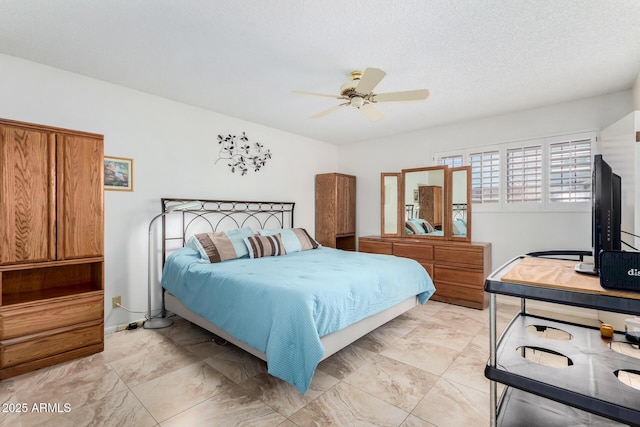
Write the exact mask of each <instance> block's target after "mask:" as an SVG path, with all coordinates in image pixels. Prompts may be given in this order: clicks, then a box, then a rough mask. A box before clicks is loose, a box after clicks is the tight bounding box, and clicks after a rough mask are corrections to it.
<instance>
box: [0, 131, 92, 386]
mask: <svg viewBox="0 0 640 427" xmlns="http://www.w3.org/2000/svg"><path fill="white" fill-rule="evenodd" d="M103 141H104V138H103V136H102V135H97V134H91V133H86V132H78V131H73V130H68V129H60V128H53V127H49V126H42V125H36V124H30V123H22V122H16V121H10V120H4V119H0V290H1V292H0V379H4V378H8V377H12V376H15V375H19V374H22V373H25V372H28V371H32V370H35V369H39V368H43V367H46V366H50V365H53V364H57V363H60V362H63V361H67V360H70V359H74V358H76V357H80V356H85V355H89V354H92V353H97V352H100V351H102V350H103V348H104V202H103V176H104V175H103V173H104V172H103V169H104V155H103V145H104V143H103Z"/></svg>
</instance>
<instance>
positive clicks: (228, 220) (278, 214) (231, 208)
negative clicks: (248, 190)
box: [160, 198, 295, 264]
mask: <svg viewBox="0 0 640 427" xmlns="http://www.w3.org/2000/svg"><path fill="white" fill-rule="evenodd" d="M160 201H161V203H162V212H165V211H166V210H167V208H168V207H170V206H172V205H178V204H182V203H187V202H194V201H199V202H200V206H199V207H195V208H193V209H188V210H184V211H176V212H173V213H171V214H168V215H165V216H164V217H163V218H162V260H163V264H164V260H165V259H166V257H167V255H168V253H167V252H171V251H173V250H175V249H178V248H180V247H183V246H184V245H185V243H186V241H187V240H188V238H189V237H191V236H193V235H194V234H198V233H211V232H215V231H224V230H229V229H234V228H242V227H250V228H251V229H253V230H254V231H258V230H262V229H267V228H292V227H293V208H294V206H295V203H294V202H251V201H236V200H197V199H182V198H180V199H173V198H162V199H160Z"/></svg>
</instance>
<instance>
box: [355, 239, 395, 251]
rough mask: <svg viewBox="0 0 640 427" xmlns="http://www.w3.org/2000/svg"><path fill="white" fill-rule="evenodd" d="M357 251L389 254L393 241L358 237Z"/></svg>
mask: <svg viewBox="0 0 640 427" xmlns="http://www.w3.org/2000/svg"><path fill="white" fill-rule="evenodd" d="M358 251H359V252H367V253H370V254H383V255H391V254H392V253H393V243H391V242H380V241H374V240H364V239H360V240H359V242H358Z"/></svg>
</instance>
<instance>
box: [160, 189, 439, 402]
mask: <svg viewBox="0 0 640 427" xmlns="http://www.w3.org/2000/svg"><path fill="white" fill-rule="evenodd" d="M186 201H189V200H187V199H162V205H163V210H164V209H166V208H167V206H171V205H172V204H180V203H184V202H186ZM294 206H295V204H294V203H282V202H231V201H215V200H206V201H202V203H201V206H200V209H197V210H188V211H183V212H180V214H173V215H170V216H165V217H164V219H163V233H162V235H163V238H162V252H163V260H165V264H164V268H163V275H162V286H163V290H164V301H165V306H166V309H167V310H168V311H170V312H172V313H175V314H176V315H178V316H180V317H183V318H185V319H187V320H189V321H191V322H193V323H195V324H197V325H199V326H201V327H203V328H205V329H207V330H210V331H211V332H213V333H214V334H216V335H218V336H220V337H222V338H224V339H225V340H228V341H229V342H231V343H233V344H235V345H237V346H238V347H240V348H242V349H244V350H245V351H248V352H249V353H251V354H253V355H255V356H257V357H259V358H261V359H263V360H265V361H267V365H268V372H269V373H270V374H271V375H273V376H276V377H278V378H280V379H282V380H284V381H287V382H289V383H291V384H293V385H294V386H295V387H297V389H298V390H299V391H300V392H301V393H305V391H306V390H307V389H308V387H309V385H310V383H311V378H312V376H313V373H314V372H315V369H316V367H317V365H318V363H319V362H320V361H322V360H324V359H325V358H327V357H329V356H330V355H332V354H334V353H335V352H337V351H339V350H340V349H342V348H344V347H345V346H347V345H348V344H350V343H352V342H353V341H355V340H357V339H358V338H360V337H362V336H363V335H365V334H367V333H369V332H370V331H372V330H374V329H376V328H377V327H379V326H381V325H383V324H384V323H386V322H388V321H389V320H391V319H393V318H395V317H397V316H399V315H400V314H402V313H404V312H406V311H407V310H409V309H411V308H413V307H414V306H415V305H416V304H420V303H422V304H424V303H426V302H427V300H428V299H429V298H430V297H431V295H432V294H433V293H434V292H435V288H434V286H433V282H432V280H431V278H430V277H429V275H428V274H427V273H426V271H425V270H424V268H423V267H422V266H420V264H418V263H417V262H415V261H413V260H410V259H406V258H398V257H393V256H389V255H375V254H365V253H359V252H346V251H340V250H337V249H332V248H325V247H321V246H319V245H317V243H316V244H315V246H316V247H313V246H314V244H313V242H315V241H313V239H312V238H311V237H310V236H308V234H306V235H305V233H306V232H305V231H304V229H299V228H295V227H294V224H293V210H294ZM247 230H249V231H250V233H249V234H247V235H245V237H243V240H244V242H245V243H247V244H249V245H248V248H249V249H248V250H249V256H240V257H237V258H232V259H227V260H224V261H222V262H213V263H211V262H209V261H211V259H209V260H207V259H205V254H203V253H202V249H203V245H198V243H203V242H204V246H206V242H208V240H207V237H206V236H205V235H207V236H214V235H215V236H219V235H222V234H224V235H225V236H222V237H224V238H227V237H228V236H231V237H228V238H229V239H230V241H233V242H234V243H233V244H234V245H235V244H237V243H238V240H237V239H238V238H237V237H234V236H236V235H239V234H242V233H248V231H247ZM254 233H255V234H254ZM250 235H251V236H253V237H250ZM265 236H269V237H265ZM299 236H303V237H299ZM304 236H306V237H308V238H309V239H310V241H309V240H305V239H306V237H304ZM294 237H298V238H299V239H302V240H304V242H303V244H302V245H301V246H295V245H294V243H295V244H298V243H299V242H298V241H296V239H295V238H294ZM234 239H235V240H234ZM254 240H256V241H258V240H259V241H261V242H266V241H268V242H270V243H273V248H271V249H269V250H274V251H276V252H277V251H278V250H280V251H281V252H285V254H283V255H276V254H275V253H274V256H255V255H257V254H259V252H260V251H259V250H257V249H256V250H254V251H253V252H252V247H251V244H252V243H254ZM302 240H300V241H302ZM310 246H311V247H310ZM274 248H275V249H274ZM285 249H286V250H285ZM261 250H267V249H264V248H263V249H261ZM256 251H257V252H256ZM267 251H268V250H267ZM218 252H220V253H222V252H223V251H222V250H221V251H216V250H214V251H213V252H210V253H209V255H211V253H213V254H214V255H211V256H216V257H217V256H218V255H219V253H218ZM254 256H255V257H254ZM215 260H217V258H216V259H215Z"/></svg>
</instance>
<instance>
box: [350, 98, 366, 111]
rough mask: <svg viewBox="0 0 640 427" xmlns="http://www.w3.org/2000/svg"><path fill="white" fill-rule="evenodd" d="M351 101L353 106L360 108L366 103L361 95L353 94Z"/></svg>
mask: <svg viewBox="0 0 640 427" xmlns="http://www.w3.org/2000/svg"><path fill="white" fill-rule="evenodd" d="M349 103H350V104H351V106H352V107H356V108H360V107H362V106H363V105H364V98H363V97H361V96H352V97H351V100H350V101H349Z"/></svg>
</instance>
